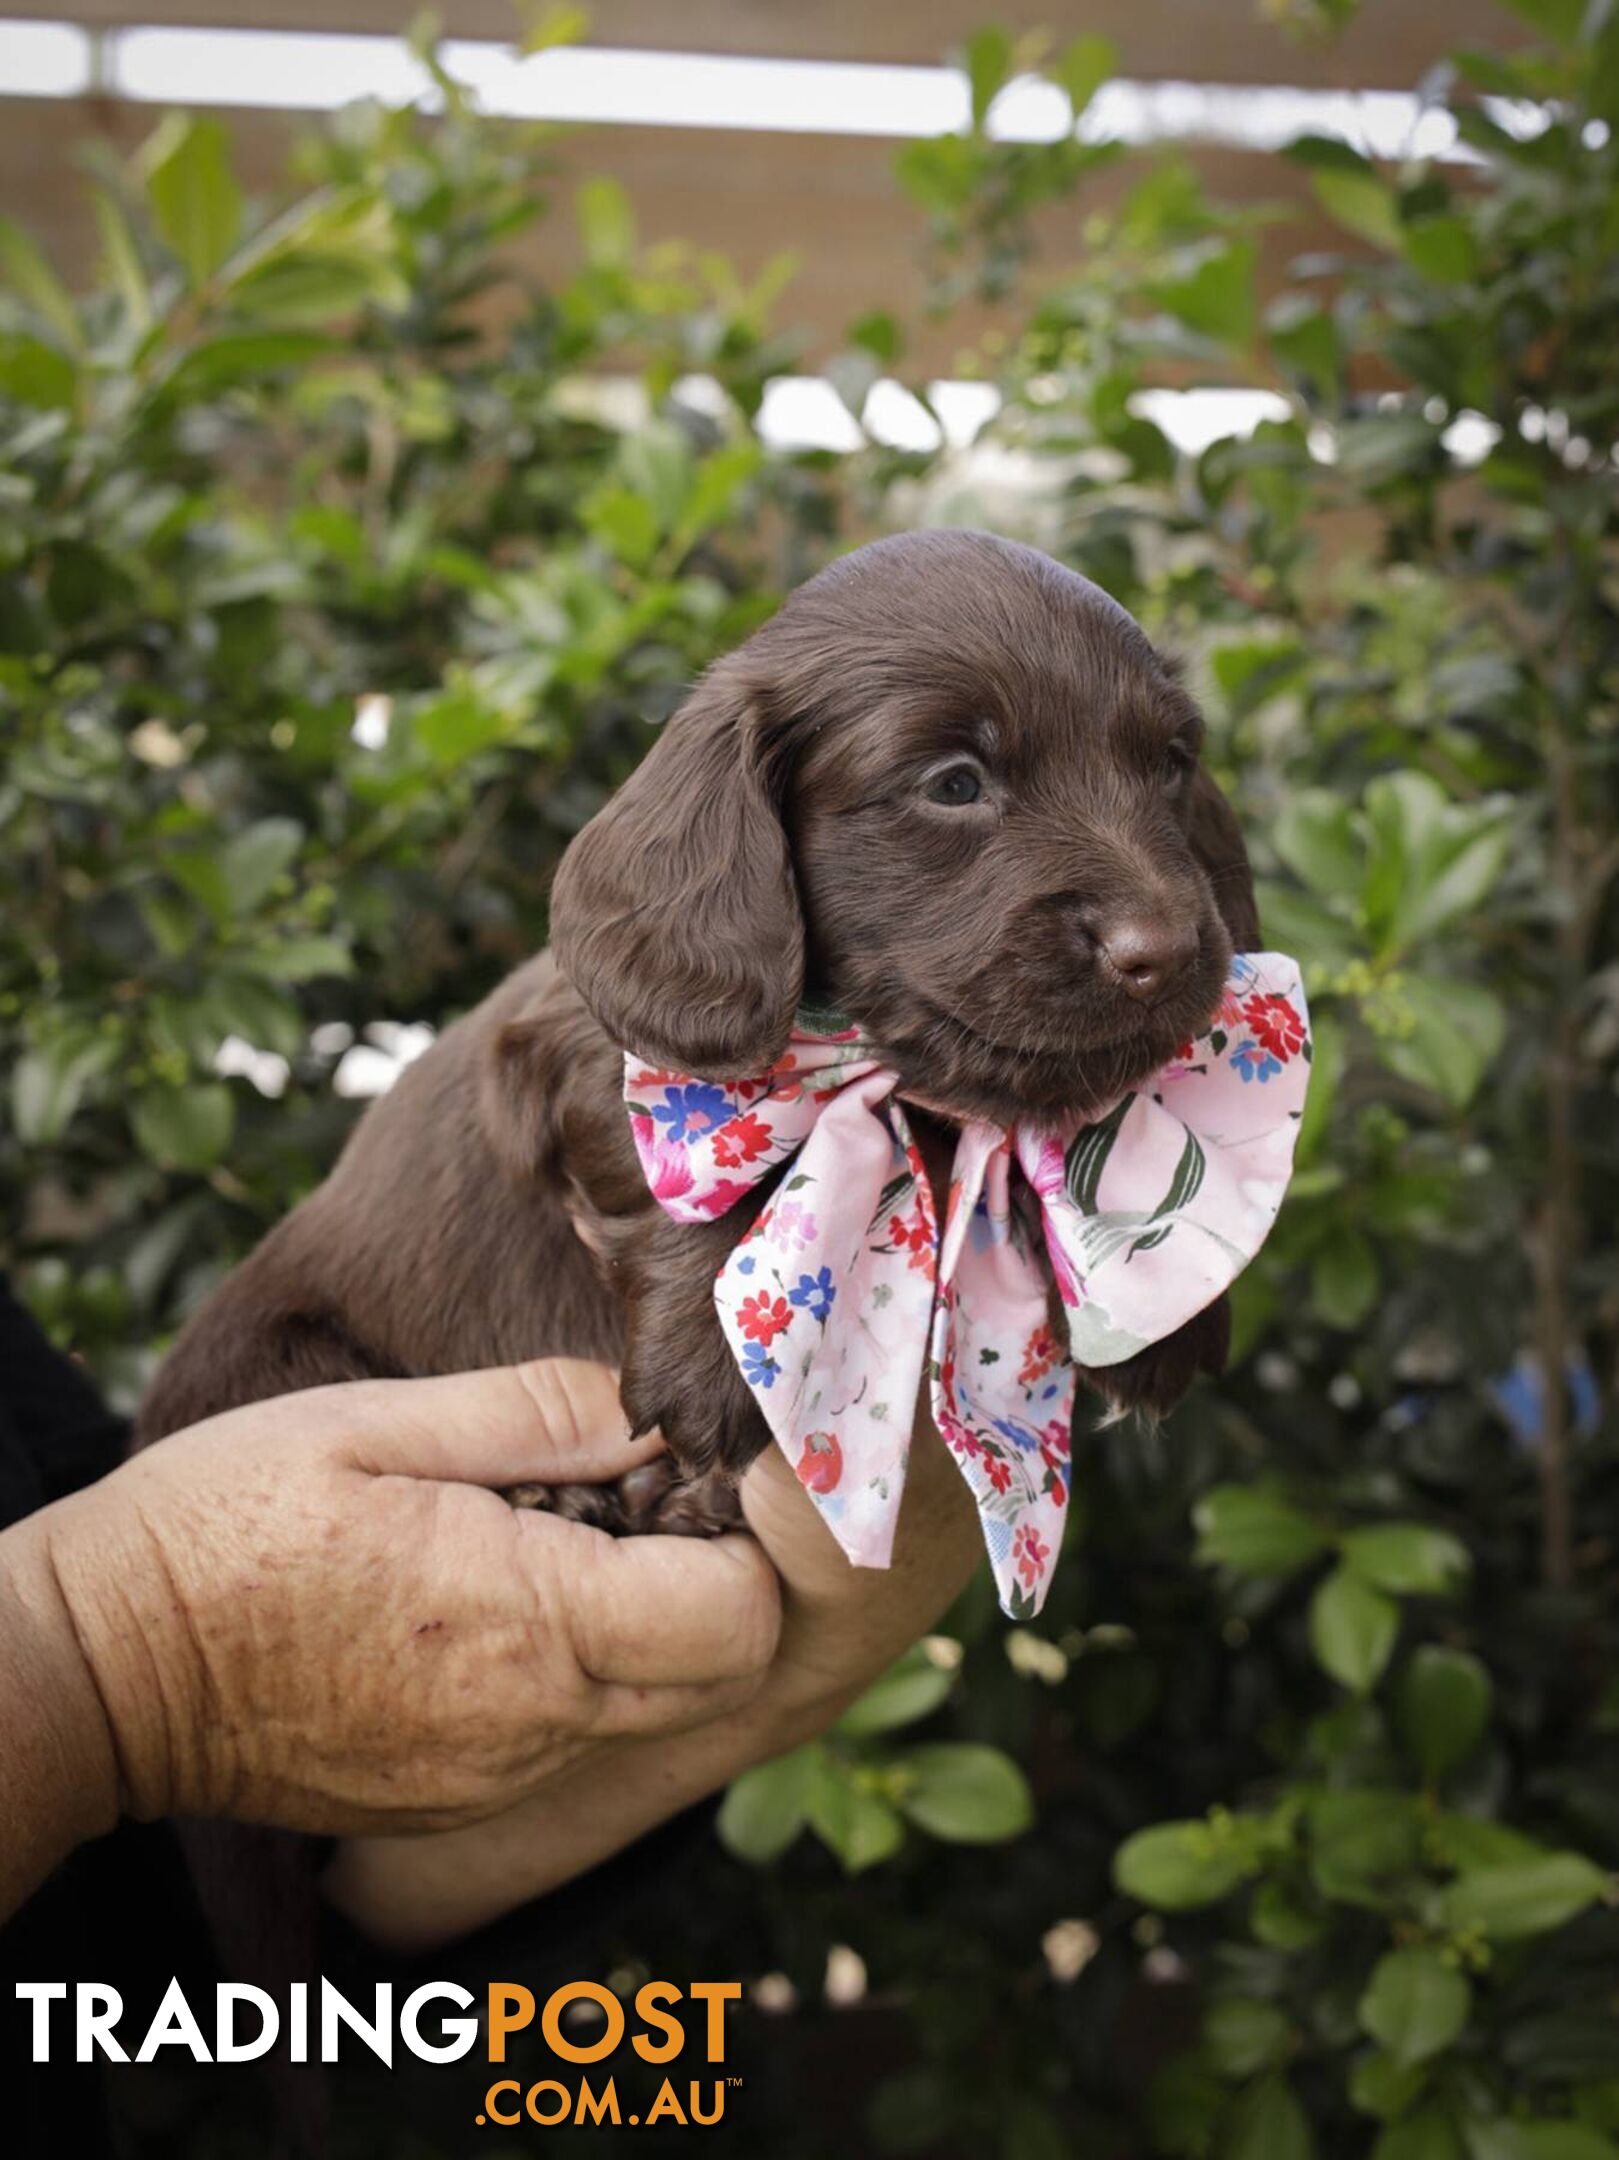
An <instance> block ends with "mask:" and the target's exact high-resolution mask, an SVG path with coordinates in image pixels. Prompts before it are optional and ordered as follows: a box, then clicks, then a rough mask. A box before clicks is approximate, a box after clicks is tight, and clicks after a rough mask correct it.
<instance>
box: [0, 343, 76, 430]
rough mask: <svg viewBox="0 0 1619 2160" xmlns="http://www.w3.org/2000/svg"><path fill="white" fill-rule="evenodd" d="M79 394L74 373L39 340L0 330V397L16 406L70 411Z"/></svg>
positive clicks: (61, 355) (65, 359) (65, 360)
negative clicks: (10, 400) (14, 402)
mask: <svg viewBox="0 0 1619 2160" xmlns="http://www.w3.org/2000/svg"><path fill="white" fill-rule="evenodd" d="M78 392H79V376H78V370H77V369H76V368H75V367H74V365H73V362H72V361H71V360H70V359H69V358H68V357H67V355H66V354H65V353H61V352H58V351H57V349H56V347H55V346H54V345H47V344H46V342H45V340H44V339H43V338H37V337H29V336H28V335H27V334H26V333H25V332H22V331H8V330H0V395H3V396H5V397H9V398H12V399H14V400H15V401H16V403H17V404H19V405H40V406H43V407H45V408H46V410H51V409H53V408H54V409H59V410H62V411H70V410H71V409H72V406H73V403H74V400H75V399H76V398H77V396H78Z"/></svg>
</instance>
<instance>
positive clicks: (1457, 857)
mask: <svg viewBox="0 0 1619 2160" xmlns="http://www.w3.org/2000/svg"><path fill="white" fill-rule="evenodd" d="M1423 424H1424V425H1426V423H1423ZM1364 800H1365V817H1366V830H1367V835H1368V839H1369V842H1370V848H1369V853H1368V858H1367V868H1366V882H1365V886H1364V889H1363V900H1364V904H1365V909H1366V918H1367V923H1368V926H1369V927H1370V929H1371V931H1372V934H1373V936H1374V937H1375V938H1376V939H1377V941H1378V945H1379V949H1380V950H1381V951H1383V952H1385V953H1389V954H1398V953H1401V952H1404V951H1405V950H1406V949H1407V948H1408V947H1410V946H1411V945H1414V944H1416V943H1418V942H1419V941H1420V940H1421V939H1423V938H1425V937H1431V936H1432V935H1433V933H1434V932H1435V931H1436V930H1440V929H1442V928H1444V927H1445V926H1446V925H1447V924H1449V923H1453V922H1455V921H1456V920H1457V919H1458V918H1459V917H1460V916H1463V915H1467V914H1470V913H1472V912H1474V911H1475V910H1476V909H1477V908H1479V907H1480V906H1481V905H1482V904H1483V902H1484V901H1485V899H1486V898H1488V896H1489V894H1490V892H1491V891H1492V889H1493V888H1494V886H1495V883H1496V881H1497V879H1498V878H1499V877H1500V874H1501V871H1502V868H1503V866H1504V865H1505V862H1506V859H1507V851H1508V847H1509V845H1510V842H1511V825H1510V822H1509V816H1508V813H1507V811H1506V810H1505V809H1504V808H1503V807H1501V806H1499V805H1497V804H1490V805H1487V806H1484V807H1479V806H1475V805H1472V804H1463V803H1453V802H1452V801H1451V800H1450V798H1449V797H1448V796H1447V795H1446V793H1445V791H1444V789H1443V788H1441V787H1440V786H1439V784H1438V782H1437V781H1435V780H1433V779H1431V778H1430V777H1429V776H1428V774H1426V773H1422V772H1397V773H1385V774H1383V775H1382V776H1381V777H1380V778H1378V779H1376V780H1373V781H1372V782H1371V783H1370V784H1369V785H1368V787H1367V789H1366V794H1365V798H1364Z"/></svg>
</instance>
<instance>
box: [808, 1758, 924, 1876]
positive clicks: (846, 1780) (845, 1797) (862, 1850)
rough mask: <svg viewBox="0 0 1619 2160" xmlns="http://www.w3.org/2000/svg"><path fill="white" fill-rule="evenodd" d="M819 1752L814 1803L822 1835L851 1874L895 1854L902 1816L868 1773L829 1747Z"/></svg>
mask: <svg viewBox="0 0 1619 2160" xmlns="http://www.w3.org/2000/svg"><path fill="white" fill-rule="evenodd" d="M815 1752H816V1758H817V1759H816V1762H815V1766H814V1774H813V1776H812V1778H811V1782H810V1790H809V1800H808V1807H809V1819H810V1822H811V1824H812V1825H813V1826H814V1829H815V1833H816V1835H817V1836H818V1837H819V1838H820V1839H821V1841H822V1842H823V1844H825V1845H827V1846H829V1847H830V1848H831V1850H832V1851H833V1852H834V1853H836V1854H837V1856H838V1858H839V1859H840V1860H841V1861H842V1862H843V1865H844V1867H845V1869H846V1870H847V1871H848V1873H849V1874H851V1875H858V1874H860V1873H862V1872H863V1871H864V1870H865V1869H866V1868H869V1867H875V1866H876V1865H877V1864H878V1862H879V1861H883V1860H887V1859H889V1858H891V1856H892V1855H893V1854H894V1853H895V1852H897V1851H898V1850H899V1847H900V1846H901V1844H902V1843H903V1842H904V1838H905V1825H904V1823H903V1822H902V1821H901V1819H900V1817H899V1816H898V1815H897V1814H896V1813H895V1811H894V1809H893V1808H892V1807H891V1806H890V1805H889V1803H888V1801H887V1800H885V1799H883V1798H882V1797H881V1795H879V1794H878V1793H876V1792H874V1791H872V1790H871V1789H870V1787H869V1786H868V1785H867V1784H866V1783H864V1782H863V1773H860V1772H857V1771H856V1770H855V1769H854V1768H853V1767H852V1766H851V1765H850V1764H848V1763H845V1762H840V1761H839V1760H838V1759H837V1757H835V1756H833V1755H829V1754H828V1753H827V1752H826V1750H825V1749H824V1748H819V1749H817V1750H816V1751H815Z"/></svg>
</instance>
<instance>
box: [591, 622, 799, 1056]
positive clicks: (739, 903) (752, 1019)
mask: <svg viewBox="0 0 1619 2160" xmlns="http://www.w3.org/2000/svg"><path fill="white" fill-rule="evenodd" d="M774 762H775V760H774V758H773V756H772V745H771V743H770V741H769V739H768V738H767V732H766V727H765V724H764V721H763V718H762V715H761V714H760V712H759V710H758V707H757V705H756V703H755V702H754V699H753V697H752V695H751V694H750V693H749V691H748V689H747V688H746V686H745V685H744V683H743V682H742V680H741V679H740V678H739V676H738V675H737V674H736V673H735V672H734V671H732V670H728V669H727V668H726V667H725V665H724V663H722V664H721V666H720V668H718V669H716V670H714V671H713V672H711V673H710V674H709V675H708V676H706V677H705V678H704V680H703V681H702V682H701V683H700V684H699V685H698V687H697V689H696V690H695V691H694V692H693V694H692V695H691V697H689V698H688V699H687V701H686V703H685V704H684V705H683V706H682V707H681V709H680V711H679V712H677V713H676V714H675V716H674V718H673V719H672V720H670V721H669V723H668V724H667V726H666V728H665V729H664V732H663V734H662V735H661V736H660V737H659V739H658V741H657V742H656V743H655V744H654V745H653V747H652V749H651V750H650V751H649V752H648V754H647V756H646V757H645V759H644V760H643V761H642V763H641V765H640V766H639V767H638V768H637V770H636V771H635V772H634V773H633V774H632V775H631V777H630V778H629V779H628V780H627V781H626V782H625V783H624V785H623V787H621V788H620V789H619V791H618V793H617V794H616V795H615V796H614V797H613V799H612V801H611V802H610V803H608V805H607V807H606V808H605V809H604V810H602V811H601V812H600V813H599V814H598V815H597V816H596V817H594V818H592V820H591V821H590V823H589V824H588V825H587V826H586V827H585V829H584V831H583V832H582V833H580V834H579V836H578V838H577V839H576V840H575V841H574V842H573V844H572V846H571V847H570V848H569V849H568V852H567V854H566V855H565V856H564V857H563V859H562V867H561V868H560V870H558V872H557V878H556V884H555V886H554V887H553V889H552V894H551V942H552V946H553V948H554V950H555V952H556V955H557V958H558V960H559V961H560V963H561V966H562V969H563V972H564V973H565V974H566V975H567V976H568V978H569V980H570V981H571V982H572V983H573V985H574V988H575V989H576V990H577V991H578V992H579V994H580V996H581V997H582V998H583V999H584V1001H585V1003H586V1004H587V1005H588V1006H589V1007H590V1009H591V1011H592V1012H593V1013H594V1014H595V1016H596V1018H597V1019H598V1020H599V1021H600V1022H601V1024H602V1026H603V1027H604V1028H605V1029H606V1031H607V1033H608V1034H609V1035H610V1036H611V1037H612V1039H613V1041H614V1042H616V1043H617V1044H618V1045H619V1046H620V1047H621V1048H622V1049H625V1050H633V1051H634V1052H635V1053H636V1055H637V1056H638V1057H644V1058H650V1059H653V1060H656V1061H657V1062H658V1063H659V1064H663V1065H668V1066H672V1067H674V1068H676V1069H677V1070H678V1071H681V1072H688V1073H694V1074H696V1075H698V1076H699V1077H700V1078H705V1079H737V1078H740V1077H742V1076H744V1075H746V1074H750V1073H757V1072H762V1071H763V1070H764V1069H765V1067H766V1066H768V1065H770V1064H773V1063H774V1061H775V1060H776V1059H777V1058H778V1057H779V1056H780V1055H781V1053H782V1051H783V1050H784V1049H785V1048H786V1046H787V1037H788V1035H789V1033H790V1032H791V1029H792V1024H793V1015H794V1014H795V1013H796V1011H797V1010H798V1005H799V1001H800V997H801V995H802V991H803V981H804V920H803V916H802V914H801V912H800V909H799V904H798V891H797V887H796V885H795V883H794V879H793V867H792V859H791V857H790V855H789V853H788V849H787V836H786V833H785V832H784V830H783V828H782V822H781V816H780V812H779V806H778V803H777V800H776V792H777V775H776V774H775V772H774V771H773V770H772V766H773V764H774Z"/></svg>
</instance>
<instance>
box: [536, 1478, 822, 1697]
mask: <svg viewBox="0 0 1619 2160" xmlns="http://www.w3.org/2000/svg"><path fill="white" fill-rule="evenodd" d="M521 1526H522V1529H523V1531H524V1533H525V1542H526V1544H527V1547H528V1549H529V1551H530V1552H531V1553H532V1554H533V1556H534V1559H533V1564H534V1566H535V1567H536V1569H537V1570H539V1571H542V1575H543V1580H544V1583H545V1587H546V1590H547V1592H548V1594H549V1595H550V1597H551V1598H552V1599H553V1600H554V1602H555V1603H556V1605H557V1607H558V1609H559V1610H560V1611H561V1613H562V1615H563V1617H564V1619H565V1621H566V1624H567V1627H568V1630H569V1633H570V1636H571V1638H572V1642H573V1648H574V1655H575V1657H576V1658H577V1659H578V1661H579V1665H580V1668H581V1670H582V1671H584V1672H585V1673H586V1674H588V1675H589V1677H590V1678H591V1679H593V1680H599V1681H606V1682H608V1683H613V1684H618V1685H623V1686H627V1687H653V1688H656V1687H683V1686H684V1687H690V1686H694V1685H695V1686H701V1685H705V1684H707V1683H709V1682H712V1681H717V1680H745V1679H750V1678H753V1677H755V1676H757V1675H758V1674H759V1673H762V1672H763V1671H764V1669H765V1667H766V1666H767V1665H768V1664H769V1663H770V1660H771V1658H772V1657H773V1656H774V1655H775V1649H776V1638H777V1637H778V1635H779V1634H780V1632H781V1588H780V1584H779V1583H778V1581H777V1579H776V1571H775V1569H774V1568H773V1567H772V1566H771V1565H770V1562H769V1561H768V1560H767V1559H766V1558H765V1556H764V1554H763V1553H762V1552H761V1551H760V1550H759V1547H758V1546H757V1545H756V1544H755V1543H754V1541H753V1539H752V1538H750V1537H743V1536H740V1535H735V1536H730V1537H719V1538H675V1537H656V1536H654V1537H637V1538H608V1537H604V1536H603V1535H602V1534H601V1532H600V1531H596V1530H586V1529H583V1528H582V1526H581V1525H579V1524H577V1523H560V1522H558V1521H557V1520H556V1518H555V1517H554V1516H538V1517H536V1516H528V1517H524V1518H522V1525H521ZM558 1533H571V1535H566V1536H563V1535H559V1534H558ZM559 1584H560V1592H559Z"/></svg>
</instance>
